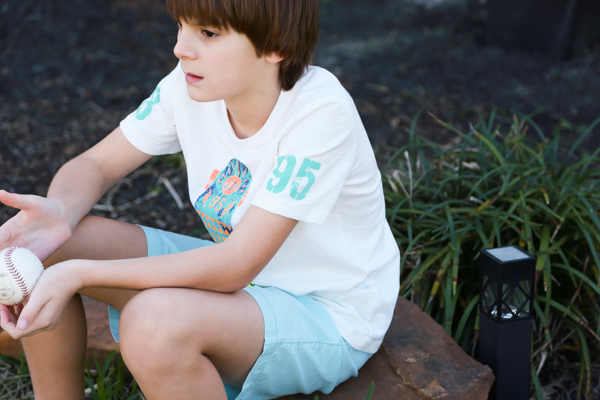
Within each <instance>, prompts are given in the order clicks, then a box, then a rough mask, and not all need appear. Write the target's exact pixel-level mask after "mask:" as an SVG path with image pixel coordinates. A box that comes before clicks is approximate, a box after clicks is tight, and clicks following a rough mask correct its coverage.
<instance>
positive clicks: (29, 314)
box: [17, 299, 43, 331]
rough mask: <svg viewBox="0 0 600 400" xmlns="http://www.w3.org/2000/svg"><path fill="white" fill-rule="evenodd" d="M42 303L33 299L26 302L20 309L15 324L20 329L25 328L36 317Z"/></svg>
mask: <svg viewBox="0 0 600 400" xmlns="http://www.w3.org/2000/svg"><path fill="white" fill-rule="evenodd" d="M42 306H43V304H37V303H35V302H34V301H31V299H30V301H29V302H28V303H27V305H26V306H25V307H23V309H22V310H21V313H20V314H19V319H18V321H17V326H18V327H19V329H21V330H23V331H24V330H26V329H27V328H29V326H31V323H32V322H33V321H34V320H35V319H36V318H37V316H38V314H39V313H40V310H41V309H42Z"/></svg>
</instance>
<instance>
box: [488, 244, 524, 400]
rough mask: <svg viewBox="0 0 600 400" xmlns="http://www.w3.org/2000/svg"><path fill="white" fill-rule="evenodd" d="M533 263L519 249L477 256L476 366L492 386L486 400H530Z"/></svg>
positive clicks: (507, 248) (500, 250) (507, 249)
mask: <svg viewBox="0 0 600 400" xmlns="http://www.w3.org/2000/svg"><path fill="white" fill-rule="evenodd" d="M534 282H535V257H533V256H532V255H530V254H528V253H527V252H525V251H523V250H522V249H520V248H519V247H517V246H509V247H501V248H497V249H487V250H482V251H481V258H480V260H479V284H480V291H481V292H480V296H479V297H480V317H479V361H481V362H482V363H483V364H486V365H488V366H489V367H490V368H491V369H492V371H494V375H495V376H496V380H495V382H494V385H493V386H492V389H491V391H490V395H489V398H490V399H492V400H494V399H497V400H520V399H524V400H527V399H529V388H530V382H531V364H530V363H531V333H532V329H533V316H532V311H533V285H534Z"/></svg>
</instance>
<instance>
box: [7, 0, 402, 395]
mask: <svg viewBox="0 0 600 400" xmlns="http://www.w3.org/2000/svg"><path fill="white" fill-rule="evenodd" d="M167 3H168V7H169V12H170V13H171V15H172V16H173V18H174V19H175V20H176V21H178V23H179V32H178V36H177V44H176V46H175V49H174V53H175V55H176V56H177V57H178V58H179V60H180V62H179V64H178V66H177V67H176V68H175V70H173V72H171V73H170V74H169V75H168V76H167V77H165V78H164V79H163V80H162V81H161V82H160V83H159V84H158V86H157V88H156V90H155V91H154V92H153V94H152V95H151V96H150V98H148V99H147V100H146V101H144V102H143V103H142V105H141V106H140V107H139V108H138V110H137V111H136V112H135V113H132V114H131V115H129V116H128V117H127V118H126V119H125V120H123V121H122V123H121V125H120V127H118V128H117V129H115V130H114V131H113V132H112V133H111V134H109V135H108V136H107V137H106V138H105V139H104V140H103V141H101V142H100V143H98V144H97V145H96V146H94V147H93V148H91V149H90V150H88V151H87V152H85V153H84V154H82V155H81V156H79V157H77V158H75V159H74V160H72V161H70V162H69V163H67V164H66V165H65V166H63V168H61V170H60V171H59V172H58V173H57V175H56V176H55V178H54V179H53V181H52V183H51V185H50V188H49V190H48V195H47V197H46V198H41V197H36V196H23V195H17V194H11V193H7V192H5V191H0V201H2V202H3V203H4V204H6V205H9V206H12V207H16V208H19V209H21V211H20V212H19V214H17V215H16V216H15V217H14V218H13V219H11V220H9V221H8V222H7V223H6V224H4V225H3V226H2V227H0V248H5V247H9V246H23V247H27V248H29V249H31V250H32V251H34V252H35V253H36V254H37V255H38V256H39V257H40V258H41V259H43V260H45V266H46V267H47V269H46V271H45V272H44V274H42V277H41V278H40V280H39V281H38V283H37V285H36V287H35V289H34V291H33V293H32V295H31V297H30V299H29V302H28V304H27V305H26V306H25V307H24V308H23V309H22V310H19V311H20V314H18V315H17V314H16V313H15V312H13V310H9V309H8V308H7V307H4V306H1V307H0V319H1V326H2V328H3V329H4V330H6V331H7V332H9V333H10V334H11V335H12V336H13V337H15V338H20V337H22V338H23V345H24V348H25V353H26V356H27V359H28V362H29V366H30V370H31V375H32V381H33V385H34V388H35V393H36V398H37V399H61V400H64V399H82V398H83V379H82V366H83V359H84V354H85V338H86V327H85V318H84V314H83V308H82V304H81V299H80V297H79V294H84V295H87V296H90V297H93V298H95V299H98V300H100V301H103V302H105V303H107V304H109V306H110V307H111V308H110V317H111V325H112V326H111V328H112V331H113V334H114V336H115V338H116V339H117V340H120V342H121V351H122V355H123V358H124V360H125V362H126V364H127V366H128V367H129V369H130V371H131V372H132V374H133V375H134V377H135V378H136V380H137V381H138V383H139V384H140V387H141V388H142V390H143V391H144V394H145V396H146V398H147V399H149V400H152V399H175V398H176V399H225V398H229V399H233V398H236V397H237V398H238V399H268V398H276V397H280V396H283V395H286V394H293V393H300V392H302V393H311V392H313V391H315V390H321V391H322V392H324V393H329V392H330V391H331V390H333V388H334V387H335V386H336V385H337V384H339V383H340V382H342V381H344V380H346V379H348V378H349V377H350V376H356V374H357V370H358V369H359V368H360V367H361V366H362V365H363V364H364V363H365V362H366V361H367V360H368V358H369V357H370V356H371V355H372V354H373V353H374V352H375V351H376V350H377V348H378V347H379V345H380V344H381V341H382V339H383V335H384V333H385V331H386V330H387V328H388V326H389V323H390V321H391V316H392V313H393V308H394V304H395V302H396V298H397V295H398V278H399V268H398V265H399V254H398V249H397V246H396V244H395V241H394V239H393V237H392V234H391V232H390V229H389V227H388V225H387V223H386V221H385V209H384V201H383V194H382V189H381V179H380V175H379V172H378V170H377V165H376V163H375V158H374V155H373V151H372V149H371V147H370V144H369V141H368V138H367V135H366V133H365V131H364V128H363V126H362V123H361V121H360V118H359V116H358V113H357V111H356V108H355V106H354V104H353V102H352V99H351V98H350V97H349V95H348V93H347V92H346V91H345V90H344V89H343V88H342V86H341V85H340V84H339V82H338V81H337V80H336V79H335V77H333V75H331V74H329V73H328V72H326V71H325V70H323V69H320V68H317V67H309V66H308V64H309V62H310V58H311V55H312V53H313V49H314V45H315V42H316V37H317V26H318V1H317V0H268V1H265V0H226V1H225V0H220V1H217V0H168V1H167ZM180 150H181V151H183V154H184V156H185V159H186V165H187V170H188V179H189V192H190V200H191V201H192V203H193V204H194V207H195V209H196V211H197V213H198V214H199V216H200V218H201V219H202V221H203V222H204V224H205V226H206V228H207V229H208V231H209V232H210V234H211V236H212V238H213V240H214V242H216V243H214V244H213V243H212V242H207V241H202V240H199V239H194V238H189V237H184V236H181V235H177V234H174V233H168V232H163V231H159V230H156V229H152V228H147V227H139V226H134V225H130V224H126V223H122V222H118V221H111V220H107V219H103V218H98V217H92V216H86V214H87V213H88V212H89V210H90V209H91V208H92V206H93V205H94V204H95V203H96V202H97V201H98V199H99V198H100V197H101V195H102V194H103V193H104V192H105V191H106V190H107V189H109V188H110V187H111V186H112V185H113V184H114V183H115V182H117V181H118V180H119V179H121V178H123V177H124V176H126V175H127V174H128V173H130V172H131V171H133V170H134V169H135V168H137V167H138V166H140V165H141V164H143V163H144V162H146V161H147V160H148V159H149V158H150V157H151V156H152V155H159V154H168V153H175V152H178V151H180ZM50 266H51V267H50ZM48 267H50V268H48ZM119 313H120V314H119Z"/></svg>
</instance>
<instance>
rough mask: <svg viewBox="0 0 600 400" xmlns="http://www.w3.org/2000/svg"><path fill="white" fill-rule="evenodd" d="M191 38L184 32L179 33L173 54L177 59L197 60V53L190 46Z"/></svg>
mask: <svg viewBox="0 0 600 400" xmlns="http://www.w3.org/2000/svg"><path fill="white" fill-rule="evenodd" d="M190 40H191V38H190V37H189V35H186V34H185V33H184V31H183V30H181V31H179V34H178V35H177V43H176V44H175V47H174V48H173V53H174V54H175V57H177V58H179V59H180V60H181V59H194V58H196V52H195V50H194V48H193V47H192V46H191V45H190Z"/></svg>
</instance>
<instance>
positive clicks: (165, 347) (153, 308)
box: [119, 289, 189, 372]
mask: <svg viewBox="0 0 600 400" xmlns="http://www.w3.org/2000/svg"><path fill="white" fill-rule="evenodd" d="M166 290H168V289H148V290H144V291H142V292H140V293H139V294H137V295H135V296H134V297H133V298H132V299H131V300H130V301H129V302H128V303H127V304H126V305H125V307H124V309H123V311H122V312H121V317H120V320H119V340H120V345H121V353H122V355H123V359H124V360H125V362H126V363H127V365H128V366H129V367H130V368H131V369H132V370H135V368H136V365H137V366H140V367H142V368H144V369H146V370H153V371H156V372H158V371H157V370H160V369H172V368H174V366H175V365H176V364H177V359H178V357H180V351H179V349H181V348H183V347H185V346H186V343H185V341H182V340H181V337H180V336H181V335H180V333H179V332H177V331H176V330H174V329H173V324H172V318H173V314H174V312H173V304H172V303H171V302H170V301H169V296H165V295H164V293H161V292H164V291H166ZM188 351H189V350H188Z"/></svg>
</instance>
